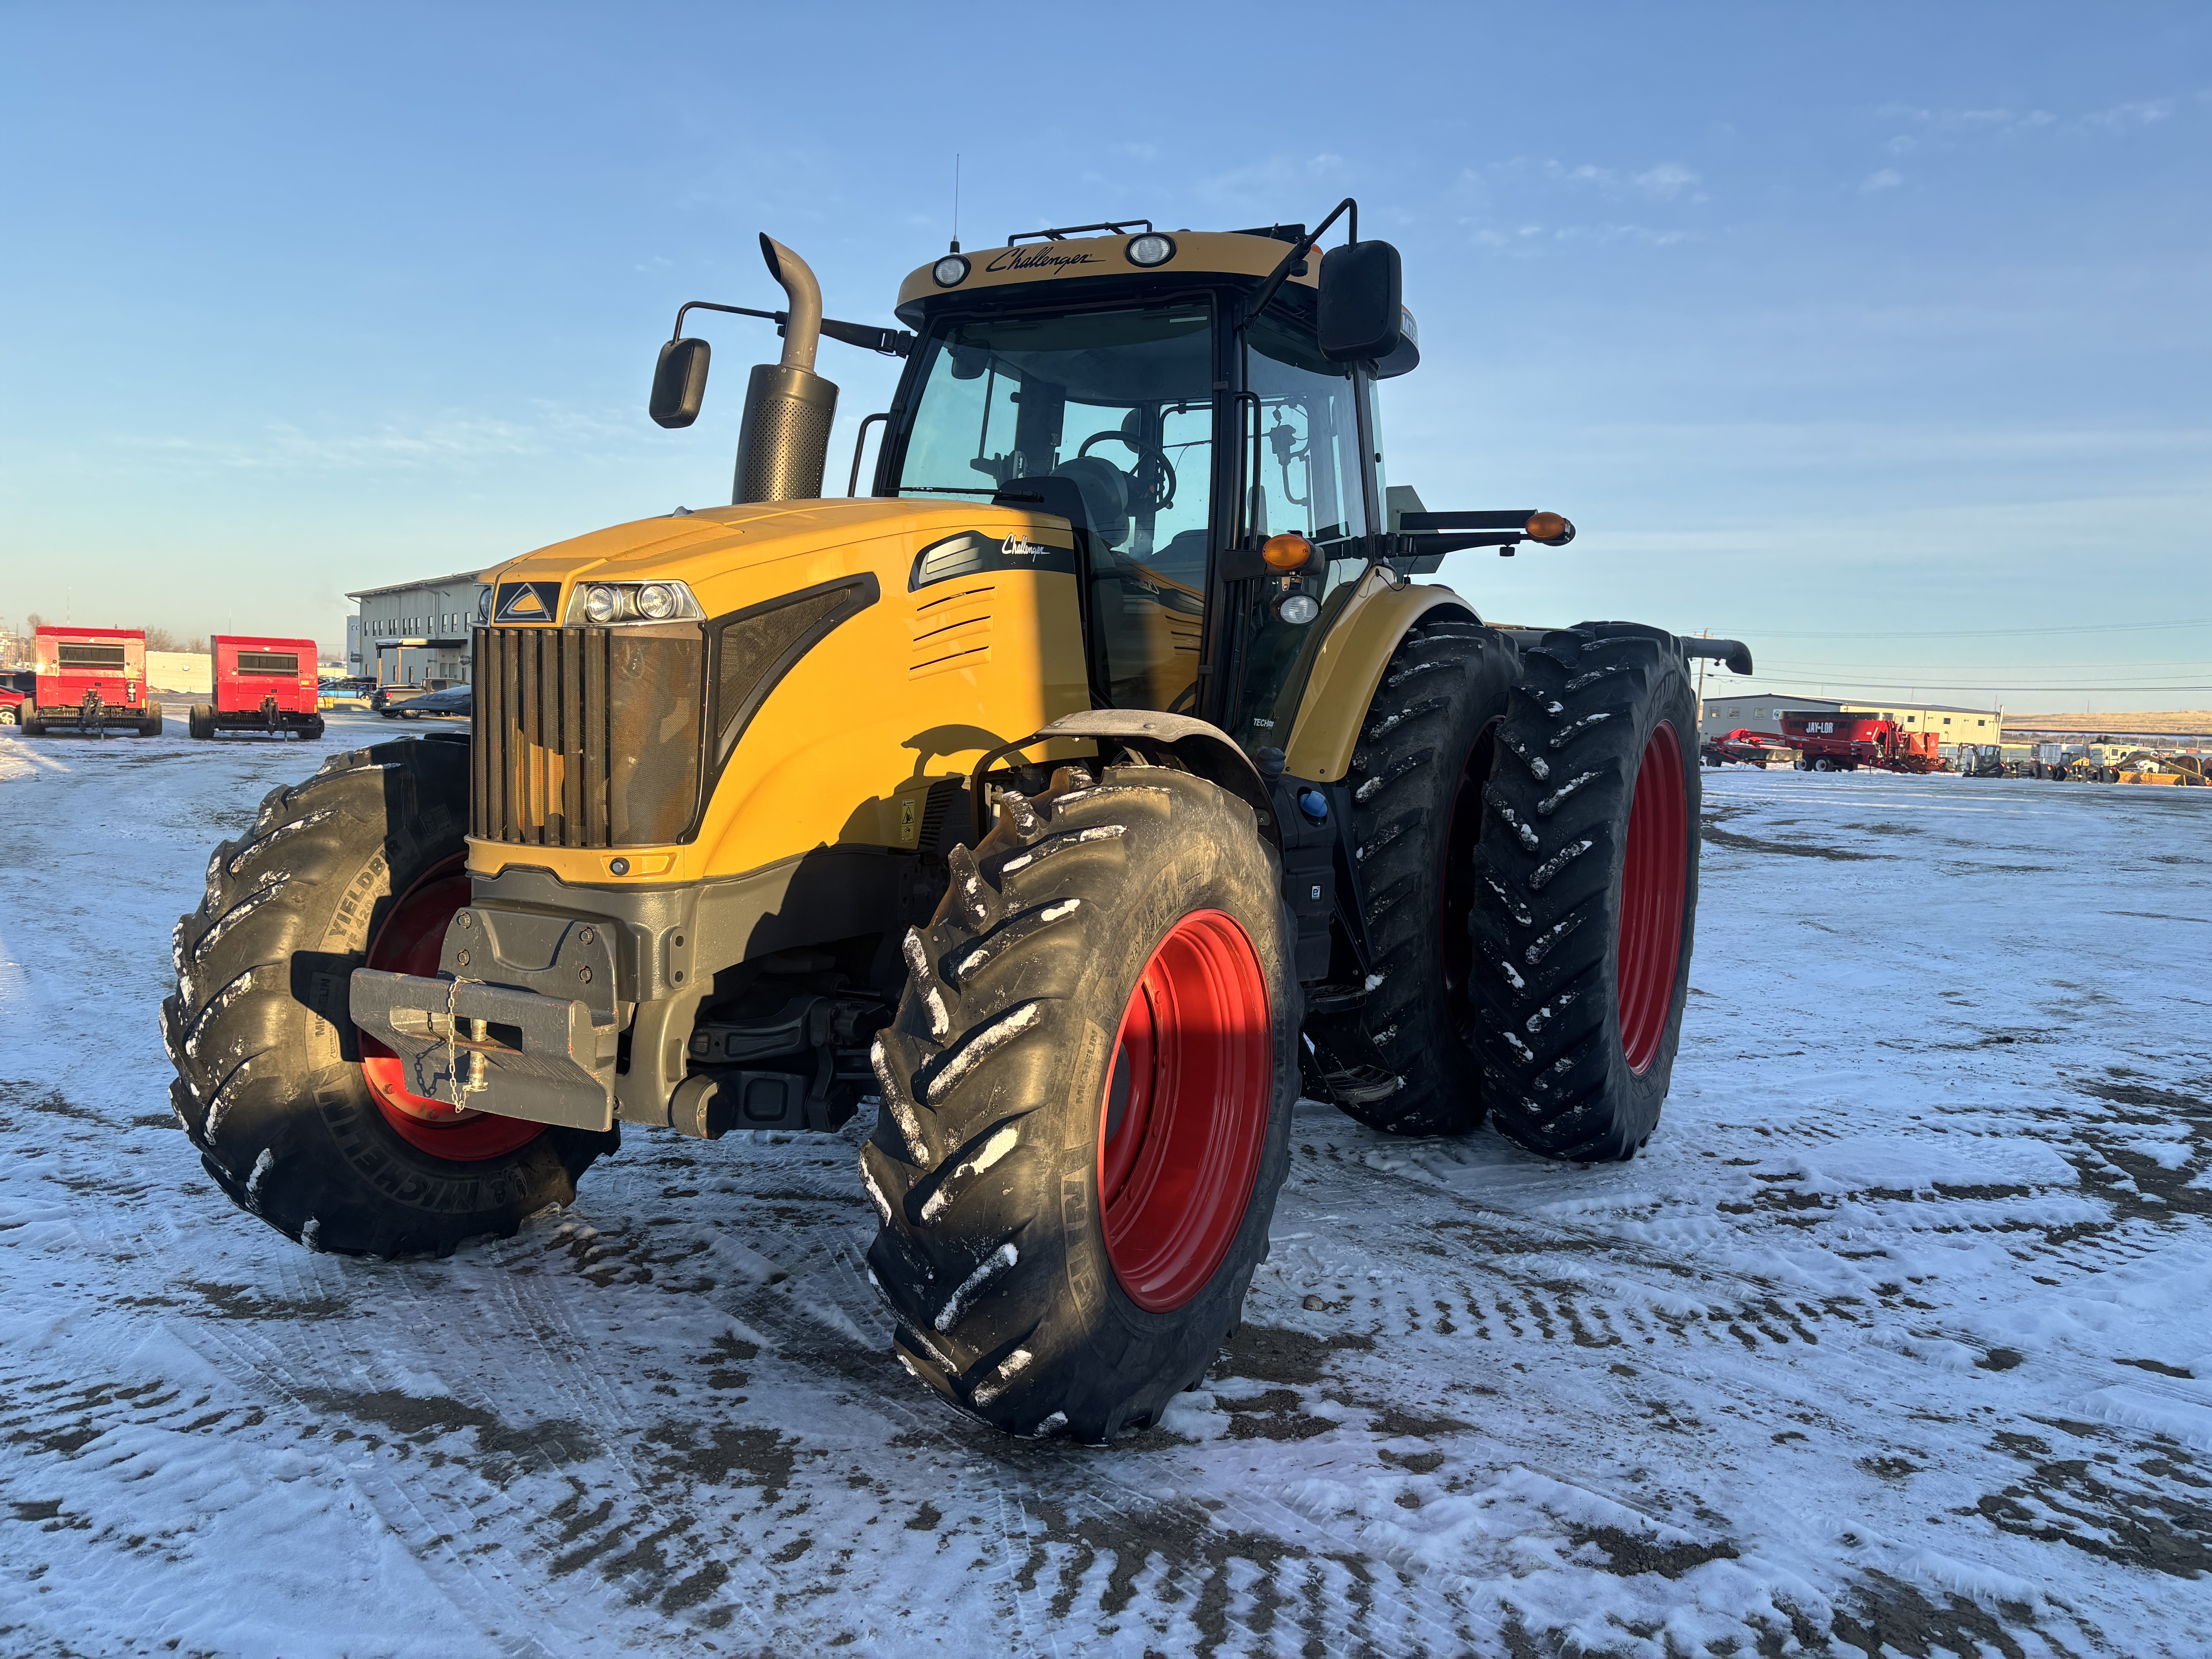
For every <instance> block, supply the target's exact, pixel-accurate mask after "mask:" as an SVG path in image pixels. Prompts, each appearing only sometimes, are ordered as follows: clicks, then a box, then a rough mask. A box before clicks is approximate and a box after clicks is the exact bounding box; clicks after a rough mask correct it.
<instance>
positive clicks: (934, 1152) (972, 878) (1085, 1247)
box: [860, 766, 1301, 1443]
mask: <svg viewBox="0 0 2212 1659" xmlns="http://www.w3.org/2000/svg"><path fill="white" fill-rule="evenodd" d="M951 862H952V885H951V890H949V892H948V893H947V895H946V897H945V902H943V903H942V904H941V905H940V906H939V908H938V912H937V915H936V917H935V919H934V920H933V921H932V923H931V924H930V926H929V927H927V929H922V930H918V931H916V932H915V933H909V934H908V939H907V945H906V956H907V961H908V971H909V978H908V986H907V991H906V995H905V997H904V1000H902V1003H901V1005H900V1009H899V1015H898V1018H897V1020H896V1022H895V1024H893V1025H892V1026H891V1028H890V1030H886V1031H885V1032H884V1034H883V1035H882V1036H881V1038H880V1039H879V1040H878V1047H877V1050H876V1056H877V1058H876V1066H877V1077H878V1082H879V1084H880V1085H881V1097H882V1103H883V1104H882V1109H881V1110H880V1111H879V1112H878V1116H877V1121H876V1128H875V1133H874V1134H873V1136H872V1138H871V1140H870V1143H869V1144H868V1145H867V1146H866V1147H864V1148H863V1149H862V1152H861V1158H860V1171H861V1177H862V1180H863V1182H864V1183H865V1184H866V1188H867V1190H868V1194H869V1198H870V1200H871V1201H872V1203H873V1204H874V1205H875V1206H876V1212H877V1215H878V1219H879V1220H880V1222H881V1224H882V1225H881V1229H880V1231H878V1235H877V1238H876V1243H875V1245H874V1247H873V1248H872V1249H871V1250H870V1251H869V1253H868V1262H869V1266H870V1267H871V1269H872V1272H873V1274H874V1277H875V1279H876V1282H877V1284H878V1287H879V1288H880V1289H881V1291H882V1292H883V1295H884V1299H885V1301H886V1302H887V1303H888V1304H890V1309H891V1310H892V1312H893V1313H894V1314H895V1315H896V1316H897V1321H898V1334H897V1336H896V1352H897V1353H898V1356H899V1358H901V1360H902V1362H903V1363H904V1364H906V1366H907V1368H908V1370H911V1371H912V1372H914V1373H915V1376H919V1377H921V1379H922V1380H923V1381H924V1382H926V1383H928V1384H929V1385H930V1386H931V1387H933V1388H934V1389H936V1390H937V1391H938V1392H939V1394H941V1395H944V1396H945V1398H946V1399H948V1400H950V1401H952V1402H953V1403H954V1404H956V1405H957V1406H959V1407H962V1408H963V1409H964V1410H967V1411H969V1412H971V1413H975V1415H976V1416H978V1417H980V1418H981V1419H984V1420H985V1421H986V1422H989V1423H992V1424H994V1425H998V1426H999V1427H1001V1428H1005V1429H1010V1430H1012V1431H1016V1432H1018V1433H1024V1434H1036V1433H1044V1432H1050V1431H1054V1430H1057V1429H1060V1428H1062V1427H1064V1428H1065V1429H1066V1431H1067V1432H1068V1433H1070V1434H1072V1435H1073V1436H1074V1437H1077V1438H1079V1439H1081V1440H1084V1441H1085V1442H1089V1443H1107V1442H1109V1441H1111V1440H1113V1439H1114V1438H1115V1436H1116V1435H1118V1434H1121V1433H1122V1432H1125V1431H1129V1430H1133V1429H1136V1428H1139V1427H1141V1426H1143V1425H1146V1424H1147V1423H1151V1422H1152V1421H1155V1420H1157V1419H1158V1415H1159V1413H1160V1412H1161V1410H1162V1409H1163V1408H1164V1407H1165V1406H1166V1404H1167V1402H1168V1401H1170V1399H1172V1398H1173V1397H1174V1396H1175V1395H1176V1393H1177V1392H1179V1391H1180V1390H1182V1389H1186V1388H1188V1387H1191V1386H1192V1385H1194V1383H1197V1382H1198V1381H1199V1379H1200V1378H1201V1377H1202V1376H1204V1375H1205V1374H1206V1368H1207V1366H1208V1365H1209V1364H1211V1363H1212V1360H1213V1358H1214V1355H1215V1353H1216V1352H1217V1351H1218V1346H1219V1344H1220V1343H1221V1341H1222V1340H1223V1339H1224V1338H1225V1337H1226V1336H1227V1335H1228V1334H1230V1332H1231V1331H1232V1330H1233V1329H1234V1328H1235V1327H1236V1325H1237V1322H1238V1319H1239V1317H1240V1315H1241V1311H1242V1309H1243V1301H1244V1294H1245V1291H1246V1289H1247V1288H1248V1286H1249V1284H1250V1282H1251V1277H1252V1272H1253V1269H1254V1267H1255V1266H1256V1265H1257V1264H1258V1263H1259V1261H1260V1260H1261V1258H1262V1257H1263V1256H1264V1255H1266V1253H1267V1225H1268V1221H1269V1218H1270V1217H1271V1216H1272V1215H1273V1212H1274V1207H1275V1196H1276V1193H1277V1191H1278V1190H1279V1188H1280V1187H1281V1185H1282V1181H1283V1176H1284V1174H1285V1170H1287V1168H1288V1164H1289V1155H1290V1147H1289V1136H1290V1125H1291V1111H1292V1109H1293V1108H1294V1107H1295V1105H1296V1103H1297V1079H1298V1064H1297V1039H1298V1025H1299V1014H1300V1012H1301V1004H1300V1000H1299V994H1298V987H1297V978H1296V975H1295V973H1294V971H1293V969H1292V967H1291V939H1292V933H1291V925H1290V922H1289V920H1288V918H1287V916H1286V914H1285V911H1284V909H1283V907H1282V902H1281V898H1280V896H1279V878H1278V875H1277V872H1276V869H1275V865H1274V860H1273V857H1272V855H1271V854H1270V853H1269V852H1268V850H1267V846H1266V844H1265V843H1264V842H1262V841H1261V837H1260V834H1259V830H1258V827H1257V825H1256V824H1255V822H1254V818H1253V815H1252V812H1251V811H1250V809H1249V807H1247V806H1245V805H1243V803H1242V802H1240V801H1237V800H1236V799H1234V798H1233V797H1231V796H1230V795H1229V794H1227V793H1225V792H1224V791H1222V790H1220V789H1218V788H1216V787H1214V786H1213V785H1212V784H1211V783H1207V782H1206V781H1202V780H1200V779H1198V778H1195V777H1193V776H1191V775H1188V774H1186V773H1181V772H1172V771H1167V770H1164V769H1156V768H1150V767H1135V766H1128V767H1115V768H1112V769H1109V770H1107V771H1106V772H1105V774H1104V775H1103V780H1102V781H1100V782H1098V783H1096V784H1093V783H1092V782H1091V781H1090V778H1089V777H1088V775H1085V774H1084V773H1083V772H1081V771H1079V770H1076V769H1063V770H1062V771H1061V772H1060V773H1059V774H1058V775H1056V776H1055V777H1054V781H1053V784H1052V787H1051V789H1050V791H1049V793H1048V795H1046V796H1045V797H1044V798H1042V799H1039V800H1038V801H1036V803H1035V804H1034V805H1032V804H1031V803H1030V802H1028V801H1024V800H1021V799H1018V798H1013V799H1009V800H1008V801H1007V803H1006V811H1005V812H1004V813H1003V814H1002V816H1001V818H1000V823H999V825H998V827H997V828H995V829H994V830H993V831H992V832H991V834H990V835H989V836H987V838H986V839H985V840H984V842H983V844H982V845H981V848H977V849H976V851H975V853H974V854H969V851H968V849H967V848H964V847H963V848H957V849H955V851H954V853H953V855H952V860H951Z"/></svg>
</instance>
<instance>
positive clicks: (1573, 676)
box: [1472, 623, 1703, 1164]
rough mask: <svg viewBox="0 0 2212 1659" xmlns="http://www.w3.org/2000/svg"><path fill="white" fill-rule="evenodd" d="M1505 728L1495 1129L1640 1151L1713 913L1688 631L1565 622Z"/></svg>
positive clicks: (1496, 882)
mask: <svg viewBox="0 0 2212 1659" xmlns="http://www.w3.org/2000/svg"><path fill="white" fill-rule="evenodd" d="M1522 662H1523V664H1524V665H1526V672H1525V675H1524V678H1523V680H1522V684H1521V685H1520V686H1519V687H1518V688H1517V689H1516V691H1515V693H1514V696H1513V702H1512V706H1511V708H1510V710H1509V712H1508V713H1507V714H1506V716H1505V720H1504V724H1503V725H1502V726H1500V727H1499V729H1498V750H1499V753H1498V768H1497V770H1496V772H1495V773H1494V775H1492V780H1491V783H1490V785H1489V787H1488V788H1486V790H1485V792H1484V794H1485V799H1486V805H1488V807H1489V811H1488V812H1487V813H1486V815H1485V817H1484V820H1483V834H1482V842H1481V848H1480V853H1479V854H1478V859H1477V867H1478V869H1479V870H1480V874H1481V878H1482V880H1483V883H1484V885H1485V887H1486V890H1487V893H1486V896H1487V897H1489V898H1491V899H1492V901H1494V902H1490V903H1487V904H1485V905H1484V906H1482V907H1481V908H1479V909H1478V911H1477V913H1476V916H1475V921H1474V927H1473V929H1472V938H1473V940H1474V948H1475V951H1476V953H1477V956H1478V957H1479V959H1480V963H1481V964H1482V965H1481V966H1480V968H1479V969H1478V970H1477V971H1476V973H1475V975H1474V980H1473V981H1472V983H1473V985H1474V992H1475V996H1474V1000H1475V1002H1476V1003H1477V1005H1478V1006H1480V1009H1481V1012H1482V1015H1483V1019H1482V1028H1483V1029H1482V1050H1483V1061H1484V1070H1485V1073H1486V1078H1487V1080H1488V1082H1489V1085H1490V1087H1491V1095H1490V1103H1491V1105H1490V1109H1491V1118H1492V1121H1493V1122H1494V1123H1496V1124H1497V1126H1498V1128H1499V1129H1500V1130H1502V1131H1503V1132H1504V1133H1505V1134H1507V1135H1509V1136H1510V1137H1511V1138H1512V1139H1515V1140H1516V1141H1518V1142H1520V1143H1521V1145H1522V1146H1526V1147H1528V1148H1529V1149H1530V1150H1531V1151H1533V1152H1542V1153H1545V1154H1547V1156H1550V1157H1553V1158H1569V1159H1572V1160H1573V1161H1575V1162H1577V1163H1581V1164H1590V1163H1597V1162H1601V1161H1604V1160H1607V1159H1613V1158H1632V1157H1633V1156H1635V1154H1636V1152H1638V1149H1640V1148H1641V1147H1642V1146H1644V1142H1645V1141H1647V1140H1649V1139H1650V1137H1651V1133H1652V1131H1653V1130H1654V1129H1655V1128H1656V1127H1657V1125H1658V1121H1659V1110H1660V1106H1661V1104H1662V1102H1664V1101H1665V1099H1666V1097H1667V1089H1668V1081H1669V1079H1670V1078H1671V1077H1672V1075H1673V1072H1674V1051H1675V1048H1676V1047H1677V1045H1678V1044H1679V1043H1680V1041H1681V1030H1682V1005H1683V1001H1684V999H1685V997H1686V990H1687V987H1688V984H1689V973H1690V950H1691V943H1692V925H1693V923H1694V921H1695V920H1696V915H1697V905H1698V859H1697V848H1698V821H1699V820H1698V812H1699V800H1700V797H1701V795H1702V793H1703V779H1702V775H1701V774H1700V773H1699V769H1698V768H1697V767H1696V766H1695V765H1694V764H1692V763H1690V757H1691V755H1692V752H1693V751H1692V750H1691V749H1690V746H1689V745H1690V744H1691V743H1692V742H1693V741H1694V738H1693V735H1692V734H1693V733H1694V732H1696V730H1697V717H1698V699H1697V694H1696V692H1695V690H1693V689H1692V685H1691V684H1690V678H1689V673H1688V670H1687V669H1686V666H1685V665H1684V661H1683V658H1682V654H1681V650H1680V647H1679V645H1677V643H1676V642H1675V641H1674V637H1673V635H1668V634H1663V633H1662V632H1660V631H1659V630H1658V629H1648V628H1643V627H1640V626H1638V625H1637V624H1635V623H1583V625H1582V626H1581V627H1579V628H1576V629H1554V630H1553V631H1552V632H1550V633H1547V635H1545V636H1544V638H1543V640H1542V641H1541V642H1540V643H1539V644H1537V645H1535V646H1534V647H1529V648H1528V650H1526V651H1524V652H1523V653H1522Z"/></svg>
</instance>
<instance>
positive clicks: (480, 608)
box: [477, 587, 491, 623]
mask: <svg viewBox="0 0 2212 1659" xmlns="http://www.w3.org/2000/svg"><path fill="white" fill-rule="evenodd" d="M490 621H491V589H489V587H487V588H485V589H484V590H483V592H481V593H479V594H477V622H478V623H489V622H490Z"/></svg>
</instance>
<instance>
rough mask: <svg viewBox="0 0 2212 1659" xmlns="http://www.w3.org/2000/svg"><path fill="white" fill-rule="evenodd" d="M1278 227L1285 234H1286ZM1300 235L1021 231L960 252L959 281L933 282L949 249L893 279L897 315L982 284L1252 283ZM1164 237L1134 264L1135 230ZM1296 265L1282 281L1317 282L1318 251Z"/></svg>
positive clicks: (1293, 230)
mask: <svg viewBox="0 0 2212 1659" xmlns="http://www.w3.org/2000/svg"><path fill="white" fill-rule="evenodd" d="M1285 233H1288V234H1287V235H1286V234H1285ZM1303 234H1304V228H1303V227H1300V226H1296V225H1284V226H1279V227H1275V228H1273V229H1271V230H1251V231H1243V230H1172V231H1157V232H1155V231H1151V230H1138V231H1134V232H1130V233H1128V234H1121V233H1119V232H1117V233H1115V234H1109V235H1103V236H1074V235H1065V234H1061V233H1060V232H1057V231H1044V232H1041V233H1039V240H1030V238H1028V237H1024V238H1022V239H1020V240H1017V241H1014V242H1011V243H1008V244H1007V245H1006V246H1003V247H987V248H976V249H975V250H973V251H972V252H969V251H963V252H961V253H960V254H959V255H957V258H961V259H963V260H965V261H966V262H967V266H968V271H967V275H966V276H963V277H962V278H961V279H960V280H959V281H958V282H957V283H950V284H947V283H940V282H939V281H938V280H937V276H936V271H937V267H938V265H939V264H942V263H943V262H944V260H945V259H946V258H953V257H956V256H952V255H941V256H939V258H938V259H933V260H932V261H931V262H930V263H929V264H926V265H923V266H921V268H920V269H919V270H915V271H914V272H913V273H911V274H910V275H909V276H908V277H907V279H906V280H905V281H904V282H903V283H900V284H899V293H898V316H899V320H900V321H901V322H902V323H904V324H906V325H907V326H908V327H909V328H911V327H914V326H915V325H917V324H918V323H920V321H921V318H922V315H923V311H924V308H925V307H926V306H927V302H928V301H932V300H934V299H939V298H944V297H949V296H952V295H961V296H965V295H969V294H973V293H976V292H978V291H980V290H982V289H1012V288H1024V287H1026V288H1032V289H1034V288H1042V287H1043V286H1045V285H1047V284H1049V283H1065V282H1068V281H1071V280H1073V281H1080V280H1082V279H1084V278H1086V277H1094V276H1108V277H1121V278H1124V279H1127V278H1129V277H1147V278H1151V279H1153V280H1155V281H1161V282H1175V281H1177V280H1181V281H1184V282H1188V281H1189V280H1190V279H1192V278H1193V277H1212V276H1231V277H1248V278H1250V279H1252V280H1254V281H1255V282H1256V281H1258V280H1260V279H1261V278H1263V277H1265V276H1267V275H1268V273H1270V272H1271V271H1273V270H1274V268H1275V267H1276V265H1277V264H1279V263H1280V262H1281V260H1282V258H1283V255H1284V254H1285V253H1287V252H1290V246H1289V245H1290V244H1291V243H1292V242H1295V241H1296V240H1297V238H1298V237H1299V236H1301V235H1303ZM1146 235H1159V236H1164V237H1165V238H1166V239H1167V240H1169V241H1170V242H1171V243H1172V244H1173V245H1174V248H1175V251H1174V252H1173V253H1171V254H1170V256H1169V257H1168V258H1166V259H1165V260H1164V261H1162V262H1161V263H1160V264H1154V265H1140V264H1136V263H1134V262H1133V260H1131V259H1130V258H1129V252H1128V250H1129V244H1130V243H1131V242H1133V241H1134V240H1136V239H1137V238H1138V237H1139V236H1146ZM1289 280H1290V281H1291V283H1298V284H1301V285H1303V286H1304V287H1306V288H1318V287H1319V286H1320V282H1321V251H1320V250H1319V249H1318V248H1316V249H1315V250H1314V251H1313V252H1310V253H1309V254H1308V255H1307V256H1306V258H1305V259H1304V270H1298V269H1297V268H1296V267H1293V268H1292V270H1291V276H1290V278H1289Z"/></svg>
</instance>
